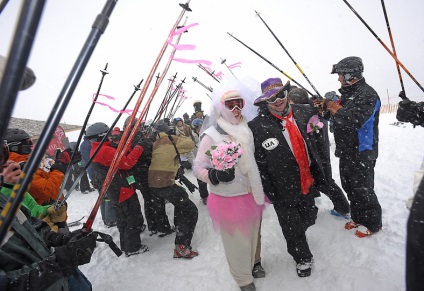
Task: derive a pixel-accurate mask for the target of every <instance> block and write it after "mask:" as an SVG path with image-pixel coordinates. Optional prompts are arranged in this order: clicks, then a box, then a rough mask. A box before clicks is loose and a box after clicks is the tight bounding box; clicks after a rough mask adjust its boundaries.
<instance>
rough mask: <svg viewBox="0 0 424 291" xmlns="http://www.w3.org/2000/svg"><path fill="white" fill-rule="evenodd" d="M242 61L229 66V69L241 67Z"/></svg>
mask: <svg viewBox="0 0 424 291" xmlns="http://www.w3.org/2000/svg"><path fill="white" fill-rule="evenodd" d="M240 67H241V62H237V63H234V64H231V65H229V66H228V68H229V69H234V68H240Z"/></svg>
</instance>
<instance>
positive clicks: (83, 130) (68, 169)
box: [54, 63, 109, 209]
mask: <svg viewBox="0 0 424 291" xmlns="http://www.w3.org/2000/svg"><path fill="white" fill-rule="evenodd" d="M107 65H108V64H107V63H106V66H105V68H104V70H100V72H101V73H102V78H101V79H100V84H99V87H98V89H97V92H96V95H95V97H94V100H93V102H92V103H91V106H90V109H89V110H88V113H87V115H86V116H85V120H84V123H83V125H82V128H81V131H80V133H79V135H78V139H77V143H76V145H75V150H74V151H73V153H72V156H71V161H70V162H69V165H68V167H67V168H66V172H65V177H64V178H63V181H62V184H61V185H60V190H59V193H57V198H56V201H55V203H54V206H55V208H56V209H57V206H58V204H59V200H60V197H61V196H62V192H63V189H64V188H65V185H66V182H67V181H68V178H69V175H70V174H71V169H72V161H73V160H74V157H75V154H76V152H77V151H78V149H79V146H80V143H81V139H82V136H83V134H84V132H85V128H86V127H87V123H88V120H89V119H90V116H91V113H92V112H93V109H94V105H95V104H96V101H97V98H98V97H99V93H100V89H101V88H102V84H103V80H104V78H105V76H106V75H107V74H109V73H108V72H107ZM61 204H63V203H61Z"/></svg>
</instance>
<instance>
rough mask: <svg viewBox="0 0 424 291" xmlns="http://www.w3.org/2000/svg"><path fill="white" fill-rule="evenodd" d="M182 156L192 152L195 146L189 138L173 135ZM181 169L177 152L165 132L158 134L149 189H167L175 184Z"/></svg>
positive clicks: (153, 153)
mask: <svg viewBox="0 0 424 291" xmlns="http://www.w3.org/2000/svg"><path fill="white" fill-rule="evenodd" d="M171 137H172V139H173V140H174V143H175V145H176V147H177V149H178V152H179V153H180V154H186V153H188V152H191V151H192V150H193V149H194V147H195V144H194V142H193V140H192V139H191V138H189V137H184V136H175V135H171ZM179 167H180V165H179V161H178V158H177V152H176V151H175V147H174V145H173V144H172V142H171V140H170V139H169V137H168V134H166V133H165V132H160V133H158V136H157V138H156V141H155V142H154V143H153V150H152V162H151V164H150V167H149V174H148V178H149V187H152V188H165V187H169V186H172V185H174V184H175V175H176V174H177V171H178V168H179Z"/></svg>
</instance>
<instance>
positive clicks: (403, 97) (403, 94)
mask: <svg viewBox="0 0 424 291" xmlns="http://www.w3.org/2000/svg"><path fill="white" fill-rule="evenodd" d="M399 97H400V98H401V99H402V100H405V99H408V98H407V97H406V94H405V91H403V90H402V91H400V92H399Z"/></svg>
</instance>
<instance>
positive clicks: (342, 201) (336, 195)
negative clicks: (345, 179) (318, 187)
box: [323, 179, 350, 215]
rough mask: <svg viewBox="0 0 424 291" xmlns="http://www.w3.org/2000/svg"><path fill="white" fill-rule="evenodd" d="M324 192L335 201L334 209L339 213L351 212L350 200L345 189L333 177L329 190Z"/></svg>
mask: <svg viewBox="0 0 424 291" xmlns="http://www.w3.org/2000/svg"><path fill="white" fill-rule="evenodd" d="M323 193H324V194H325V195H327V197H328V198H330V200H331V202H333V205H334V210H336V211H337V212H338V213H340V214H343V215H345V214H348V213H349V212H350V206H349V201H347V199H346V196H345V195H344V193H343V190H342V189H340V187H339V185H337V184H336V181H334V180H333V179H331V181H330V184H329V185H328V192H323Z"/></svg>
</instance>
